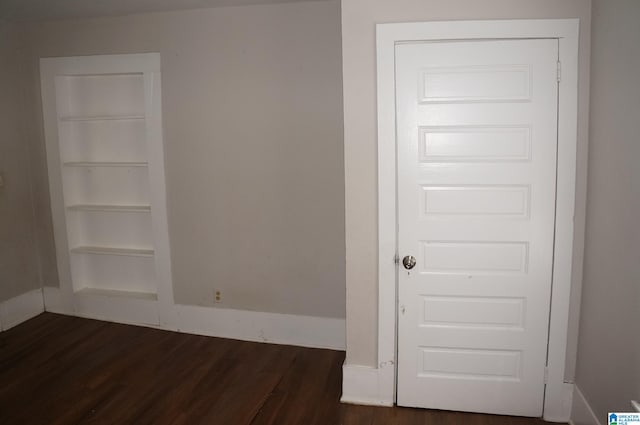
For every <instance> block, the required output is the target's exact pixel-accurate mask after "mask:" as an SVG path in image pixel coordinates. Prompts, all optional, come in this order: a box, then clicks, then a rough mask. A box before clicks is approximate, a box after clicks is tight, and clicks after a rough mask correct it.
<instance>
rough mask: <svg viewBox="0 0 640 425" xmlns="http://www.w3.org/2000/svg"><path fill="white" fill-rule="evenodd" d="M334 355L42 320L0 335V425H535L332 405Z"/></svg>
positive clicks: (337, 358) (338, 370)
mask: <svg viewBox="0 0 640 425" xmlns="http://www.w3.org/2000/svg"><path fill="white" fill-rule="evenodd" d="M343 361H344V353H343V352H339V351H332V350H320V349H311V348H302V347H291V346H284V345H272V344H260V343H253V342H243V341H235V340H229V339H221V338H210V337H204V336H198V335H187V334H180V333H176V332H167V331H161V330H157V329H149V328H143V327H136V326H127V325H120V324H115V323H107V322H100V321H96V320H88V319H80V318H76V317H69V316H62V315H56V314H51V313H44V314H42V315H40V316H38V317H35V318H33V319H31V320H29V321H27V322H25V323H23V324H21V325H19V326H16V327H15V328H13V329H10V330H8V331H6V332H3V333H0V424H3V425H12V424H21V425H31V424H34V425H43V424H47V425H49V424H59V425H66V424H118V425H120V424H135V425H144V424H153V425H157V424H160V425H164V424H167V425H169V424H175V425H178V424H184V425H198V424H207V425H209V424H221V425H227V424H228V425H287V424H292V425H434V424H438V425H541V424H543V423H544V422H543V421H542V420H540V419H531V418H512V417H506V416H492V415H479V414H470V413H458V412H444V411H434V410H424V409H408V408H398V407H394V408H384V407H371V406H354V405H348V404H341V403H340V401H339V399H340V393H341V386H342V363H343Z"/></svg>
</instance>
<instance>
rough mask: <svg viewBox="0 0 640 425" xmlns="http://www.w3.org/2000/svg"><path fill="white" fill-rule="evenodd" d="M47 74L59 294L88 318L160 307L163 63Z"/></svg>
mask: <svg viewBox="0 0 640 425" xmlns="http://www.w3.org/2000/svg"><path fill="white" fill-rule="evenodd" d="M41 67H42V74H41V76H42V87H43V108H44V116H45V133H46V139H47V157H48V163H49V171H50V184H51V197H52V208H53V209H54V211H53V215H54V228H55V229H54V230H55V234H56V246H57V249H58V259H59V269H60V270H61V271H60V274H61V286H62V285H63V283H64V284H66V286H67V288H68V290H69V291H70V293H72V297H73V298H74V302H75V304H76V307H77V308H76V309H81V310H83V315H89V316H91V315H95V316H100V317H102V316H104V315H105V311H110V310H114V311H122V310H123V308H122V307H123V306H133V307H132V308H133V309H135V308H136V307H135V306H137V305H138V304H135V303H136V302H138V301H140V302H149V301H154V302H155V301H157V300H158V299H159V298H161V297H159V292H161V291H162V290H165V292H166V291H167V285H166V283H167V282H168V283H169V284H170V275H169V274H168V273H167V271H170V268H168V267H167V266H166V264H164V263H165V262H168V255H167V254H168V234H167V228H166V207H165V203H164V171H163V161H162V138H161V119H160V111H161V108H160V104H159V100H160V93H159V91H160V85H159V56H158V55H157V54H142V55H113V56H87V57H75V58H53V59H43V60H42V63H41ZM154 160H155V162H154ZM159 194H160V195H159ZM56 206H57V207H56ZM158 244H160V245H161V246H160V248H161V249H160V250H159V251H158ZM162 245H164V246H162ZM61 251H63V252H61ZM158 252H160V255H161V257H162V258H158ZM60 263H62V264H60ZM169 289H170V287H169ZM83 297H84V298H83ZM126 299H130V300H132V301H127V302H126V303H125V304H122V303H123V302H124V301H123V300H126ZM96 300H100V301H99V302H98V301H96ZM105 300H106V301H105ZM105 302H106V303H107V304H108V305H109V306H111V307H109V308H107V309H106V310H105V308H104V303H105ZM132 302H133V304H132ZM118 303H121V304H118ZM92 308H95V309H96V311H95V312H94V313H92V312H91V311H90V310H91V309H92ZM84 310H89V311H84ZM156 310H157V309H156ZM149 311H150V312H151V314H152V315H153V314H154V313H153V311H154V309H150V310H149ZM132 315H133V316H132V317H136V318H137V317H140V312H139V311H133V312H132ZM155 315H156V317H155V318H154V317H150V318H147V317H145V318H144V320H145V321H146V322H149V323H153V322H156V321H157V320H158V318H157V312H156V313H155ZM114 320H124V319H123V318H114Z"/></svg>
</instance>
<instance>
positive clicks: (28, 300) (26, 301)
mask: <svg viewBox="0 0 640 425" xmlns="http://www.w3.org/2000/svg"><path fill="white" fill-rule="evenodd" d="M43 311H44V302H43V300H42V290H40V289H36V290H33V291H29V292H27V293H24V294H22V295H18V296H17V297H13V298H11V299H8V300H6V301H3V302H0V329H1V330H3V331H6V330H7V329H10V328H12V327H14V326H16V325H19V324H20V323H22V322H25V321H27V320H29V319H31V318H32V317H35V316H37V315H38V314H40V313H42V312H43Z"/></svg>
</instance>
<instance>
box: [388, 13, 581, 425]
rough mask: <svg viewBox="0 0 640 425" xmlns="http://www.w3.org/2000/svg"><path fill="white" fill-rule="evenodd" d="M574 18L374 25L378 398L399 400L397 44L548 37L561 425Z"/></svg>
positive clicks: (552, 359)
mask: <svg viewBox="0 0 640 425" xmlns="http://www.w3.org/2000/svg"><path fill="white" fill-rule="evenodd" d="M578 30H579V20H578V19H548V20H547V19H544V20H500V21H447V22H443V21H440V22H419V23H393V24H378V25H377V31H376V37H377V44H376V45H377V75H378V77H377V78H378V81H377V90H378V255H379V256H378V371H377V372H378V377H377V378H378V379H377V382H378V392H379V394H378V396H379V400H380V402H381V404H392V403H393V402H394V401H395V398H396V359H397V357H396V350H397V334H396V326H397V325H396V322H397V312H396V307H397V268H396V262H395V259H396V256H397V252H396V251H397V246H398V241H397V204H396V199H397V193H396V175H397V174H396V105H395V46H396V44H398V43H403V42H405V43H406V42H415V41H436V40H473V39H526V38H529V39H530V38H553V39H558V41H559V55H560V63H561V69H560V70H559V72H561V76H562V78H561V84H560V85H559V90H558V96H559V99H558V101H559V104H558V156H557V183H556V185H557V187H556V223H555V241H554V259H553V280H552V295H551V314H550V325H549V342H548V357H547V373H548V374H547V386H546V389H545V401H544V413H543V417H544V419H545V420H547V421H557V422H565V421H567V420H568V419H569V416H570V413H571V399H572V391H573V385H572V384H570V383H565V382H564V375H565V356H566V351H567V331H568V323H569V298H570V290H571V261H572V251H573V215H574V204H575V182H576V151H577V150H576V149H577V118H578Z"/></svg>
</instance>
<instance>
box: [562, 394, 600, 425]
mask: <svg viewBox="0 0 640 425" xmlns="http://www.w3.org/2000/svg"><path fill="white" fill-rule="evenodd" d="M569 423H570V424H571V425H602V422H601V421H600V420H599V419H598V416H596V414H595V413H594V412H593V409H592V408H591V406H590V405H589V402H588V401H587V399H586V398H584V394H582V391H580V388H578V386H577V385H574V388H573V409H572V410H571V420H570V421H569Z"/></svg>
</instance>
